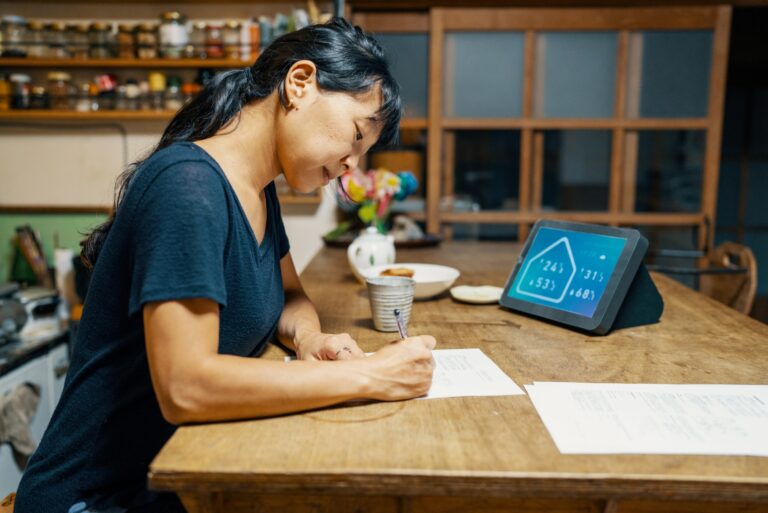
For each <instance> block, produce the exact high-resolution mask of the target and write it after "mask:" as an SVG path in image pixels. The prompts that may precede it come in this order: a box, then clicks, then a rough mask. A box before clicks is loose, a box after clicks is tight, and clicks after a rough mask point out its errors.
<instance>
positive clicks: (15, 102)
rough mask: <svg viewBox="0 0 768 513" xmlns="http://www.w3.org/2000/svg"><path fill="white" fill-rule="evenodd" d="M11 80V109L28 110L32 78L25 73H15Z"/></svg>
mask: <svg viewBox="0 0 768 513" xmlns="http://www.w3.org/2000/svg"><path fill="white" fill-rule="evenodd" d="M10 80H11V102H10V103H11V108H12V109H28V108H29V95H30V85H29V82H30V80H31V79H30V78H29V75H25V74H24V73H13V74H12V75H11V77H10Z"/></svg>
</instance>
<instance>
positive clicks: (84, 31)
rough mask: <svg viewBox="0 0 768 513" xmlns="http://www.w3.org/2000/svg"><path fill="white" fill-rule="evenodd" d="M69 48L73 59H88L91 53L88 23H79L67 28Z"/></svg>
mask: <svg viewBox="0 0 768 513" xmlns="http://www.w3.org/2000/svg"><path fill="white" fill-rule="evenodd" d="M67 49H68V52H69V55H71V56H72V58H73V59H87V58H88V57H89V55H90V43H89V41H88V24H87V23H78V24H76V25H70V26H69V27H68V28H67Z"/></svg>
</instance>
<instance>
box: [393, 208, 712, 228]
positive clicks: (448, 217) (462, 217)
mask: <svg viewBox="0 0 768 513" xmlns="http://www.w3.org/2000/svg"><path fill="white" fill-rule="evenodd" d="M404 214H406V215H408V216H409V217H411V218H412V219H414V220H416V221H424V220H425V219H426V217H425V215H424V212H404ZM703 218H704V216H703V215H702V214H700V213H677V212H668V213H667V212H617V213H613V212H597V211H596V212H584V211H578V212H576V211H558V212H554V211H530V212H523V211H519V210H486V211H480V212H450V211H441V212H440V220H441V221H442V222H446V223H505V224H515V223H531V224H532V223H535V222H536V221H537V220H539V219H558V220H563V221H574V222H581V223H600V224H612V223H618V224H622V225H653V226H696V225H698V224H700V223H701V222H702V221H703Z"/></svg>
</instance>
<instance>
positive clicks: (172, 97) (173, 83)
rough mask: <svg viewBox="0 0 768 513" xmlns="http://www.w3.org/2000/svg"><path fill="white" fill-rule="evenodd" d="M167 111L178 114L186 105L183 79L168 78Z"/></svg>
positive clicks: (166, 92) (166, 90) (166, 91)
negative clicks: (182, 86) (182, 85)
mask: <svg viewBox="0 0 768 513" xmlns="http://www.w3.org/2000/svg"><path fill="white" fill-rule="evenodd" d="M164 98H165V110H170V111H173V112H176V111H177V110H179V109H180V108H181V107H182V106H183V105H184V97H183V96H182V94H181V79H180V78H179V77H168V82H167V87H166V89H165V96H164Z"/></svg>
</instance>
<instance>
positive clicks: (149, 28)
mask: <svg viewBox="0 0 768 513" xmlns="http://www.w3.org/2000/svg"><path fill="white" fill-rule="evenodd" d="M139 30H140V31H141V32H155V31H156V30H157V25H156V24H154V23H149V22H145V23H142V24H140V25H139Z"/></svg>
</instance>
